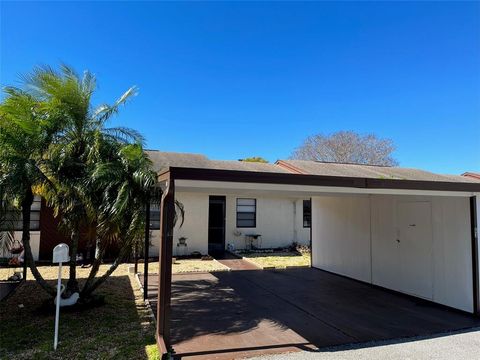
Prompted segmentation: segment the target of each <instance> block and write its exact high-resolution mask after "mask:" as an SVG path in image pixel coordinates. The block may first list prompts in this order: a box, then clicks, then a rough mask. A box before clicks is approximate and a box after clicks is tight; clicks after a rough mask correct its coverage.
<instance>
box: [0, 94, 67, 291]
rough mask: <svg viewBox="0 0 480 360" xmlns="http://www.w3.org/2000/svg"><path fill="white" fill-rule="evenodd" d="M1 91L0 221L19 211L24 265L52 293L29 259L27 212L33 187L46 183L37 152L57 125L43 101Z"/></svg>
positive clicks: (4, 220)
mask: <svg viewBox="0 0 480 360" xmlns="http://www.w3.org/2000/svg"><path fill="white" fill-rule="evenodd" d="M5 92H6V94H7V97H6V99H5V100H4V102H3V103H2V104H1V105H0V144H1V146H0V200H1V202H2V207H1V209H0V213H2V216H0V220H3V224H4V225H3V226H2V227H3V228H5V225H7V224H5V223H6V221H7V220H8V218H7V217H6V216H5V214H6V212H7V211H10V212H11V211H12V210H13V211H16V210H18V211H20V213H21V219H22V243H23V246H24V249H25V261H26V264H27V265H28V266H29V267H30V269H31V271H32V273H33V275H34V277H35V279H36V281H37V282H38V283H39V284H40V285H41V286H42V287H43V288H44V289H45V290H46V291H47V292H49V293H50V294H54V293H55V292H54V289H53V288H52V287H51V286H49V285H48V284H47V282H46V281H45V280H44V279H43V278H42V276H41V275H40V273H39V272H38V270H37V268H36V266H35V262H34V260H33V255H32V250H31V247H30V211H31V206H32V203H33V198H34V191H35V188H37V187H39V186H43V187H47V186H48V185H49V181H48V179H47V177H46V176H45V174H43V173H42V171H41V169H40V160H41V157H40V154H41V153H42V151H43V150H45V149H46V148H47V147H48V146H49V143H50V141H51V139H52V134H53V133H54V132H55V131H56V128H57V126H58V125H57V124H56V121H55V118H54V117H48V116H47V114H46V112H45V111H44V110H45V109H44V107H43V104H42V103H41V102H38V101H36V99H34V98H33V97H32V96H30V95H29V94H28V93H26V92H24V91H21V90H19V89H15V88H6V89H5ZM10 220H11V219H10ZM2 230H3V229H2ZM10 233H11V232H10ZM4 234H5V232H4ZM3 238H4V241H5V240H6V239H8V238H10V239H11V236H8V235H7V236H5V235H4V236H3Z"/></svg>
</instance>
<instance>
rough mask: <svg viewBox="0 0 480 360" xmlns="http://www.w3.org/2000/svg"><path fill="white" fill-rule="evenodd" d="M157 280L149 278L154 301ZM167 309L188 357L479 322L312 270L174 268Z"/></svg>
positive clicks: (181, 352) (403, 334) (237, 354)
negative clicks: (177, 270)
mask: <svg viewBox="0 0 480 360" xmlns="http://www.w3.org/2000/svg"><path fill="white" fill-rule="evenodd" d="M157 279H158V276H157V275H151V277H150V281H149V284H150V285H149V289H148V290H149V291H148V294H149V299H150V300H151V303H152V306H153V307H155V306H156V296H157V285H156V284H157V281H158V280H157ZM171 309H172V313H171V341H172V345H173V348H174V350H175V353H176V356H177V358H185V359H234V358H242V357H249V356H255V355H260V354H266V353H275V352H287V351H296V350H309V349H312V350H313V349H316V348H323V347H328V346H335V345H343V344H351V343H359V342H366V341H376V340H385V339H398V338H408V337H413V336H419V335H433V334H438V333H443V332H447V331H451V330H458V329H466V328H470V327H474V326H480V319H478V318H475V317H473V316H471V315H468V314H465V313H462V312H458V311H454V310H449V309H447V308H445V307H442V306H440V305H435V304H432V303H430V302H426V301H424V300H421V299H418V298H414V297H410V296H407V295H401V294H398V293H394V292H390V291H387V290H383V289H379V288H376V287H373V286H370V285H368V284H364V283H361V282H358V281H355V280H350V279H347V278H344V277H341V276H338V275H334V274H331V273H328V272H325V271H321V270H317V269H288V270H264V271H255V270H251V271H249V270H245V271H232V272H218V273H202V274H182V275H173V278H172V302H171ZM154 314H156V309H154Z"/></svg>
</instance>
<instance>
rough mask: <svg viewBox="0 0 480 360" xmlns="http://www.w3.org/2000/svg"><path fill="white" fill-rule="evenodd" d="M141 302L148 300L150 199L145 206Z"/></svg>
mask: <svg viewBox="0 0 480 360" xmlns="http://www.w3.org/2000/svg"><path fill="white" fill-rule="evenodd" d="M143 251H144V255H143V258H144V260H143V300H147V298H148V255H149V252H150V199H148V201H147V204H146V205H145V244H144V245H143Z"/></svg>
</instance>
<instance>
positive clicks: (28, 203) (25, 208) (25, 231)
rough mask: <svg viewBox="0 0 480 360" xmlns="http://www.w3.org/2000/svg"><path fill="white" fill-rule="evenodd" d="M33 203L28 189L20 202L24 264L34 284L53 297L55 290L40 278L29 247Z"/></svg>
mask: <svg viewBox="0 0 480 360" xmlns="http://www.w3.org/2000/svg"><path fill="white" fill-rule="evenodd" d="M32 203H33V193H32V190H31V189H28V191H27V193H26V194H25V198H24V199H23V201H22V244H23V248H24V251H25V260H24V261H25V263H26V264H27V266H28V267H29V268H30V271H31V272H32V274H33V277H34V278H35V280H36V282H37V283H38V284H39V285H40V286H41V287H42V288H43V289H44V290H45V291H46V292H47V293H49V294H50V295H52V296H55V294H56V291H55V289H54V288H53V287H52V286H50V285H49V284H48V283H47V282H46V281H45V279H44V278H43V277H42V275H41V274H40V272H39V271H38V269H37V266H36V265H35V260H33V255H32V248H31V246H30V211H31V207H32Z"/></svg>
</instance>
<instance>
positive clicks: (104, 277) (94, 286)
mask: <svg viewBox="0 0 480 360" xmlns="http://www.w3.org/2000/svg"><path fill="white" fill-rule="evenodd" d="M130 251H131V246H128V245H127V246H124V247H123V248H122V249H121V250H120V254H118V256H117V258H116V259H115V261H114V262H113V263H112V265H111V266H110V268H109V269H108V270H107V272H106V273H105V274H103V275H102V276H101V277H99V278H98V279H97V280H96V281H94V282H93V283H91V285H90V286H89V287H87V284H85V287H84V288H83V290H82V297H83V298H85V297H88V296H90V294H92V293H93V292H94V291H95V290H96V289H97V288H98V287H99V286H100V285H102V284H103V283H104V282H105V281H106V280H107V279H108V277H109V276H110V275H111V274H112V273H113V272H114V271H115V269H116V268H117V267H118V265H120V264H121V263H122V261H123V259H124V258H125V256H126V255H127V254H128V253H129V252H130Z"/></svg>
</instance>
